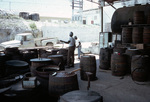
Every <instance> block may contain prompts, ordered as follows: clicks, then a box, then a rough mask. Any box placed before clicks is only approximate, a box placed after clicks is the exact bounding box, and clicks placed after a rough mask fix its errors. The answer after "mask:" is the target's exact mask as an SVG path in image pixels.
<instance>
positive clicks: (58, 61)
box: [48, 55, 65, 70]
mask: <svg viewBox="0 0 150 102" xmlns="http://www.w3.org/2000/svg"><path fill="white" fill-rule="evenodd" d="M48 58H50V59H51V60H52V61H53V64H55V65H57V66H59V68H60V70H65V65H64V60H63V55H50V56H48Z"/></svg>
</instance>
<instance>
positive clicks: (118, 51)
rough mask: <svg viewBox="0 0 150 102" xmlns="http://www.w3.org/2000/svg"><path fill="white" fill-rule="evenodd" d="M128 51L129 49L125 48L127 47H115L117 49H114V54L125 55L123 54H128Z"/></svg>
mask: <svg viewBox="0 0 150 102" xmlns="http://www.w3.org/2000/svg"><path fill="white" fill-rule="evenodd" d="M126 49H127V48H125V47H120V48H117V47H115V48H114V49H113V53H115V52H117V53H120V54H123V53H125V52H126Z"/></svg>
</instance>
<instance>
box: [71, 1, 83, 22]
mask: <svg viewBox="0 0 150 102" xmlns="http://www.w3.org/2000/svg"><path fill="white" fill-rule="evenodd" d="M82 13H83V0H72V21H80V22H81V23H82Z"/></svg>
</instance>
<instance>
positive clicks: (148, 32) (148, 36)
mask: <svg viewBox="0 0 150 102" xmlns="http://www.w3.org/2000/svg"><path fill="white" fill-rule="evenodd" d="M143 43H144V44H149V43H150V27H144V31H143Z"/></svg>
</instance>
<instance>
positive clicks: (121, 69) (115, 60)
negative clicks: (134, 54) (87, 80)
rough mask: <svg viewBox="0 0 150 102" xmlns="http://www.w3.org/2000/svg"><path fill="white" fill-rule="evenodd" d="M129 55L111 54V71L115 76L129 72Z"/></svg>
mask: <svg viewBox="0 0 150 102" xmlns="http://www.w3.org/2000/svg"><path fill="white" fill-rule="evenodd" d="M127 66H128V64H127V55H126V54H112V55H111V71H112V75H114V76H124V75H125V74H126V72H127Z"/></svg>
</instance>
